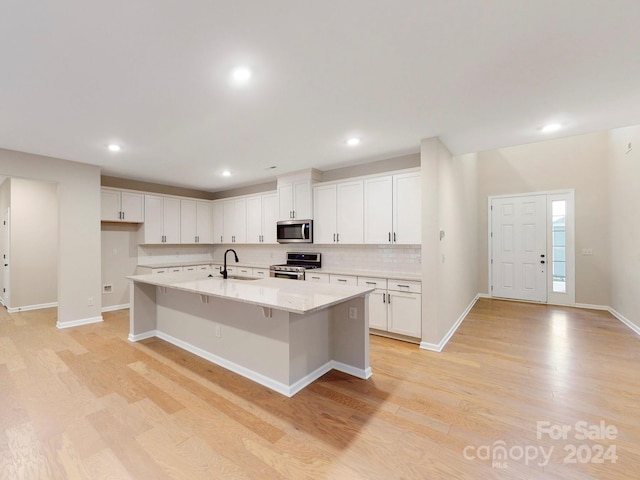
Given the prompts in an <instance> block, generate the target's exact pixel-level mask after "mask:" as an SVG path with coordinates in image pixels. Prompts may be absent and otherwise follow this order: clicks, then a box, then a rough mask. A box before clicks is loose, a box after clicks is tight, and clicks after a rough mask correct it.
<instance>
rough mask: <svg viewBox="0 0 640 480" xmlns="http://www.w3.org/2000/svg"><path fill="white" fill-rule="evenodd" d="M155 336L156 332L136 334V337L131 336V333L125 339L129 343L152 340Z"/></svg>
mask: <svg viewBox="0 0 640 480" xmlns="http://www.w3.org/2000/svg"><path fill="white" fill-rule="evenodd" d="M156 335H157V331H156V330H149V331H148V332H144V333H138V334H137V335H132V334H131V333H130V334H129V336H128V337H127V339H128V340H129V341H130V342H139V341H140V340H146V339H147V338H152V337H155V336H156Z"/></svg>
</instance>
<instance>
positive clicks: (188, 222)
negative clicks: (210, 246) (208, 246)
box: [180, 199, 212, 243]
mask: <svg viewBox="0 0 640 480" xmlns="http://www.w3.org/2000/svg"><path fill="white" fill-rule="evenodd" d="M180 242H181V243H212V230H211V203H210V202H207V201H200V200H186V199H183V200H180Z"/></svg>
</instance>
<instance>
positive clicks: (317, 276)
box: [304, 271, 329, 283]
mask: <svg viewBox="0 0 640 480" xmlns="http://www.w3.org/2000/svg"><path fill="white" fill-rule="evenodd" d="M304 279H305V280H306V281H307V282H315V283H329V274H328V273H316V272H311V271H308V272H305V273H304Z"/></svg>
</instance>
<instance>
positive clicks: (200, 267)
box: [196, 265, 211, 271]
mask: <svg viewBox="0 0 640 480" xmlns="http://www.w3.org/2000/svg"><path fill="white" fill-rule="evenodd" d="M196 269H197V270H202V271H209V270H211V265H198V266H196Z"/></svg>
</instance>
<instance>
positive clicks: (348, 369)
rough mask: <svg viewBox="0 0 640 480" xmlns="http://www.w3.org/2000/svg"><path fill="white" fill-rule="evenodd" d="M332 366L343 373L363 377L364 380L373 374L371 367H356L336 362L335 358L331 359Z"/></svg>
mask: <svg viewBox="0 0 640 480" xmlns="http://www.w3.org/2000/svg"><path fill="white" fill-rule="evenodd" d="M331 368H332V369H333V370H338V371H339V372H342V373H347V374H349V375H353V376H354V377H358V378H362V379H363V380H366V379H367V378H370V377H371V375H373V372H372V371H371V367H369V368H367V369H362V368H356V367H352V366H351V365H347V364H346V363H342V362H336V361H335V360H332V361H331Z"/></svg>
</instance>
